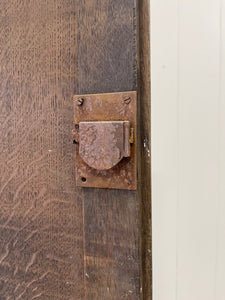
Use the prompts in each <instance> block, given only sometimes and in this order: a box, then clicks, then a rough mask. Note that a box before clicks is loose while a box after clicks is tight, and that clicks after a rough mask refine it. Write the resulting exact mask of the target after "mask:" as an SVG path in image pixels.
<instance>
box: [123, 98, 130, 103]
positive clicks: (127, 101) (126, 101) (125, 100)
mask: <svg viewBox="0 0 225 300" xmlns="http://www.w3.org/2000/svg"><path fill="white" fill-rule="evenodd" d="M123 101H124V103H125V104H129V103H130V102H131V98H130V97H126V98H124V99H123Z"/></svg>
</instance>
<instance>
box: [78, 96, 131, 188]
mask: <svg viewBox="0 0 225 300" xmlns="http://www.w3.org/2000/svg"><path fill="white" fill-rule="evenodd" d="M74 100H75V129H74V130H73V140H74V143H75V144H77V146H76V154H77V155H76V182H77V185H78V186H83V187H98V188H118V189H136V142H135V137H136V92H128V93H114V94H99V95H84V96H75V97H74Z"/></svg>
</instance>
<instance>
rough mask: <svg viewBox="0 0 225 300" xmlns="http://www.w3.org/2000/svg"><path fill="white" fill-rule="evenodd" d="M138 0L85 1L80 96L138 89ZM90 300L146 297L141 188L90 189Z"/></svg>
mask: <svg viewBox="0 0 225 300" xmlns="http://www.w3.org/2000/svg"><path fill="white" fill-rule="evenodd" d="M136 16H137V7H136V1H134V0H123V1H121V0H107V1H106V0H99V1H93V0H84V1H82V2H81V3H80V5H79V18H78V25H79V40H78V53H79V70H78V72H79V86H78V88H79V89H78V93H77V94H89V93H91V94H93V93H107V92H121V91H130V90H136V89H137V61H136V56H137V40H136V28H137V23H136ZM83 195H84V255H85V256H84V258H85V272H84V274H85V297H86V298H85V299H88V300H106V299H107V300H122V299H132V300H137V299H140V247H139V240H140V215H139V201H138V198H137V193H136V192H131V191H118V190H100V189H85V190H84V191H83Z"/></svg>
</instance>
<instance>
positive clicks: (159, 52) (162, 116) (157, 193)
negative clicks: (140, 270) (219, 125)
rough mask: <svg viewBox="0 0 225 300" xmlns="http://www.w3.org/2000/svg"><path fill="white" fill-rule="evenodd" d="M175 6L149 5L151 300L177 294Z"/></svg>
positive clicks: (172, 1) (156, 0)
mask: <svg viewBox="0 0 225 300" xmlns="http://www.w3.org/2000/svg"><path fill="white" fill-rule="evenodd" d="M177 5H178V0H169V1H165V0H152V1H151V72H152V76H151V86H152V95H151V122H152V125H151V126H152V129H151V136H152V226H153V233H152V234H153V299H154V300H165V299H167V300H175V299H176V289H177V288H176V283H177V256H176V251H177V202H178V11H177V7H178V6H177ZM177 300H178V299H177ZM182 300H183V299H182Z"/></svg>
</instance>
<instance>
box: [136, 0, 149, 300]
mask: <svg viewBox="0 0 225 300" xmlns="http://www.w3.org/2000/svg"><path fill="white" fill-rule="evenodd" d="M138 33H139V49H140V51H139V55H140V57H139V68H140V77H139V82H138V87H139V94H140V102H139V103H140V110H139V111H140V114H139V120H140V122H139V125H140V151H139V154H140V156H139V160H140V161H141V166H140V169H141V171H140V174H141V179H140V181H139V182H141V188H140V195H139V197H140V199H141V213H142V218H141V219H142V224H141V229H142V231H141V249H142V250H141V252H142V287H143V299H144V300H151V299H152V231H151V227H152V218H151V137H150V135H151V130H150V111H151V108H150V103H151V99H150V0H140V1H139V31H138Z"/></svg>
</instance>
